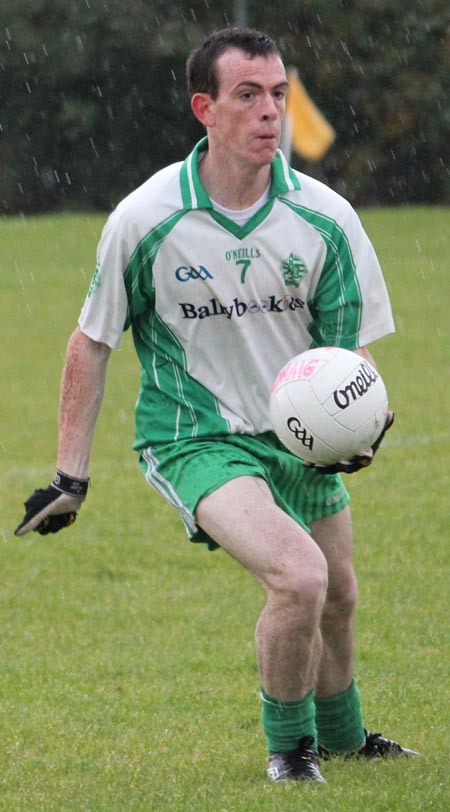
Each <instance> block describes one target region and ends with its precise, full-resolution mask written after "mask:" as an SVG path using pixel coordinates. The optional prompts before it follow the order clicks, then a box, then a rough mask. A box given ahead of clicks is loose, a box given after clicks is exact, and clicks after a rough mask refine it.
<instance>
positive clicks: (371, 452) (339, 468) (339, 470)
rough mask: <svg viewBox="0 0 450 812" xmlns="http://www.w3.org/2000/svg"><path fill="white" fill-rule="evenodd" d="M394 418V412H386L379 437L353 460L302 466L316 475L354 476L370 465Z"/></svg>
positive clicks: (306, 463)
mask: <svg viewBox="0 0 450 812" xmlns="http://www.w3.org/2000/svg"><path fill="white" fill-rule="evenodd" d="M394 417H395V412H386V421H385V423H384V427H383V431H382V432H381V434H380V435H379V437H377V439H376V440H375V442H374V444H373V445H372V446H371V448H368V449H367V451H362V452H361V454H357V455H356V457H353V459H351V460H341V461H340V462H336V463H333V464H332V465H314V463H309V462H305V463H304V464H305V465H306V467H307V468H314V469H315V470H316V471H317V473H318V474H354V473H355V471H360V470H361V468H367V467H368V466H369V465H371V464H372V462H373V458H374V456H375V454H376V453H377V451H378V449H379V447H380V445H381V441H382V440H383V437H384V435H385V434H386V432H387V431H388V430H389V429H390V428H391V426H392V424H393V422H394Z"/></svg>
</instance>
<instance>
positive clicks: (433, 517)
mask: <svg viewBox="0 0 450 812" xmlns="http://www.w3.org/2000/svg"><path fill="white" fill-rule="evenodd" d="M362 218H363V221H364V223H365V225H366V227H367V229H368V231H369V233H370V235H371V237H372V239H373V241H374V243H375V246H376V248H377V251H378V254H379V256H380V259H381V261H382V264H383V267H384V269H385V274H386V279H387V283H388V286H389V289H390V293H391V296H392V301H393V305H394V311H395V315H396V321H397V334H396V336H393V337H388V338H386V339H384V340H383V341H381V342H379V343H378V344H377V345H375V346H374V347H373V351H374V354H375V357H376V358H377V360H378V362H379V365H380V368H381V370H382V372H383V377H384V378H385V381H386V384H387V386H388V390H389V393H390V399H391V405H392V406H393V407H394V408H395V410H396V413H397V418H396V425H395V429H393V430H392V433H391V435H388V436H387V438H386V441H385V445H384V447H383V449H382V451H380V454H379V457H378V458H377V461H376V464H375V465H374V466H373V467H372V469H369V470H367V471H365V472H362V473H361V474H360V475H359V476H358V477H353V478H352V479H350V478H349V479H348V483H349V485H350V488H351V492H352V497H353V498H352V506H353V515H354V523H355V557H356V563H357V569H358V573H359V585H360V605H359V612H358V620H357V627H358V654H357V666H356V675H357V679H358V683H359V687H360V692H361V695H362V699H363V703H364V708H365V716H366V723H367V725H368V726H369V727H371V728H373V729H376V730H381V731H383V732H385V733H387V734H388V735H391V736H393V737H394V738H396V737H398V739H399V740H400V741H401V742H405V743H406V744H410V745H411V746H413V747H417V748H418V749H419V750H421V752H422V753H423V755H422V757H421V758H420V759H417V760H415V761H413V762H411V761H408V762H392V763H389V764H379V765H375V764H355V763H348V764H341V763H331V764H325V765H324V766H323V773H324V775H325V777H326V778H327V781H328V783H327V784H326V785H324V786H321V787H303V786H295V785H294V786H293V785H287V786H272V785H270V784H268V783H267V782H266V780H265V777H264V770H265V747H264V742H263V740H262V736H261V733H260V724H259V713H260V709H259V700H258V687H259V685H258V677H257V672H256V667H255V662H254V652H253V628H254V623H255V620H256V617H257V615H258V611H259V608H260V606H261V601H262V596H261V593H260V591H259V588H258V586H257V585H256V584H254V583H253V582H252V581H251V579H249V578H248V577H247V576H246V574H245V573H244V572H243V571H241V570H240V569H239V568H238V567H237V566H236V565H235V564H234V563H233V562H232V561H231V560H228V559H227V558H226V557H225V556H224V555H223V554H222V553H220V552H216V553H214V554H210V553H207V552H206V551H204V550H203V549H200V548H198V547H194V546H193V545H190V544H189V543H188V541H187V540H186V538H185V536H184V531H183V530H182V528H181V527H180V524H179V522H178V520H177V518H176V516H175V515H174V513H173V512H172V511H171V509H170V508H168V507H166V505H165V504H164V503H163V502H161V501H160V499H159V497H158V496H157V495H156V494H153V493H152V492H151V491H149V490H148V488H147V486H146V485H145V483H144V481H143V479H142V477H141V474H140V472H139V470H138V466H137V463H136V460H135V459H134V453H133V452H132V451H131V443H132V440H133V414H132V412H133V406H134V401H135V397H136V394H137V386H138V379H137V364H136V362H135V359H134V354H133V349H132V346H131V341H130V337H129V336H126V337H125V339H124V342H123V346H122V349H121V350H120V351H119V352H117V353H115V354H114V356H113V358H112V361H111V368H110V374H109V379H108V386H107V392H106V399H105V403H104V408H103V410H102V413H101V417H100V420H99V424H98V431H97V434H96V439H95V446H94V454H93V463H92V470H91V475H92V483H93V484H92V488H91V490H90V494H89V500H88V502H87V504H86V506H85V507H84V508H83V511H82V513H81V515H80V517H79V519H78V521H77V523H76V524H75V525H74V526H73V527H72V528H70V529H69V530H67V531H65V532H64V533H60V534H58V535H57V536H55V537H53V538H48V537H47V538H41V537H40V536H36V535H32V536H27V537H25V538H23V539H21V540H20V541H19V540H17V539H15V538H14V536H13V533H12V531H13V529H14V526H15V525H16V524H17V523H18V521H19V519H20V518H21V511H22V501H23V499H24V498H25V497H26V496H27V495H28V494H29V493H30V492H31V490H32V489H33V488H35V487H38V486H41V487H42V486H45V485H46V484H47V482H48V481H49V480H50V479H51V477H52V475H53V466H54V456H55V447H56V435H55V421H56V415H57V405H58V404H57V401H58V390H59V377H60V372H61V366H62V359H63V355H64V349H65V345H66V341H67V337H68V334H69V333H70V331H71V329H72V327H73V326H74V324H75V322H76V318H77V316H78V312H79V310H80V307H81V304H82V300H83V297H84V294H85V291H86V289H87V286H88V284H89V280H90V276H91V273H92V269H93V266H94V264H95V259H94V257H95V246H96V242H97V239H98V236H99V232H100V228H101V224H102V223H103V221H104V218H103V217H102V216H95V217H93V216H66V217H42V218H27V219H25V220H23V219H11V220H4V221H3V222H2V223H1V224H0V240H1V243H2V253H1V257H2V258H1V266H2V267H1V274H0V287H1V303H0V307H1V318H2V324H3V325H4V341H3V351H2V367H1V368H2V381H1V391H2V398H1V402H0V410H1V412H0V418H1V421H0V464H1V471H0V475H1V482H2V488H1V497H0V498H1V505H0V540H1V544H0V554H1V568H2V590H1V592H0V613H1V614H0V616H1V618H2V643H1V649H2V672H1V677H0V698H1V701H0V719H1V729H2V745H1V751H2V756H1V775H0V810H1V812H3V811H4V812H11V810H14V812H41V810H42V812H152V811H153V810H155V812H156V810H157V811H158V812H169V810H170V812H187V811H188V810H189V812H190V810H195V812H203V811H204V812H207V811H208V812H237V811H238V810H239V811H240V810H249V812H265V810H271V812H278V811H279V812H281V810H283V812H291V810H292V811H293V810H298V809H299V808H301V809H302V810H303V811H304V812H312V810H316V809H320V810H321V812H335V810H336V809H339V812H354V810H355V809H366V808H370V809H371V811H372V812H397V810H398V812H405V810H411V812H412V810H418V809H432V810H439V811H440V810H442V811H443V810H446V809H447V808H448V797H449V790H450V781H449V778H448V769H447V760H446V756H445V753H446V747H447V730H448V725H449V715H450V714H449V704H450V703H449V698H450V697H449V687H448V662H449V653H450V652H449V637H448V597H447V595H448V571H449V553H448V539H447V537H448V527H449V520H448V515H449V497H448V494H449V492H450V481H449V479H450V475H449V470H450V438H449V428H448V403H449V395H450V383H449V353H448V346H449V318H448V302H449V301H450V282H449V279H450V277H449V274H448V270H447V266H448V259H449V256H450V220H449V210H446V209H409V208H406V209H392V210H371V211H364V212H362ZM299 795H300V797H299Z"/></svg>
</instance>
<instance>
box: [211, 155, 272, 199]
mask: <svg viewBox="0 0 450 812" xmlns="http://www.w3.org/2000/svg"><path fill="white" fill-rule="evenodd" d="M199 172H200V178H201V181H202V183H203V185H204V187H205V189H206V191H207V193H208V195H209V197H211V198H212V199H213V200H215V201H216V202H217V203H219V204H220V205H221V206H224V207H226V208H228V209H234V210H235V211H238V210H239V209H246V208H248V207H249V206H251V205H252V204H253V203H256V201H257V200H259V198H260V197H261V196H262V195H263V194H264V192H265V190H266V189H267V186H268V184H269V181H270V174H271V168H270V166H262V167H253V166H250V167H248V166H246V167H243V166H242V164H240V163H239V162H235V163H234V162H233V161H232V160H229V159H228V160H224V161H222V160H218V159H217V158H214V157H213V156H212V155H210V153H209V152H207V153H206V155H205V157H204V158H203V159H202V161H201V163H200V167H199Z"/></svg>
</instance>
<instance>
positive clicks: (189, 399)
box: [79, 139, 394, 448]
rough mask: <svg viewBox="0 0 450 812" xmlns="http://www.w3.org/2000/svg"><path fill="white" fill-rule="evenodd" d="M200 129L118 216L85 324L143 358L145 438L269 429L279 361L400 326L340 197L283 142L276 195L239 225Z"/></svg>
mask: <svg viewBox="0 0 450 812" xmlns="http://www.w3.org/2000/svg"><path fill="white" fill-rule="evenodd" d="M206 148H207V139H203V140H202V141H201V142H200V143H199V144H197V146H196V147H195V149H194V150H193V152H192V153H191V154H190V155H189V156H188V158H187V159H186V160H185V161H184V162H180V163H176V164H173V165H171V166H169V167H167V168H166V169H163V170H162V171H160V172H158V173H157V174H156V175H154V176H153V177H152V178H150V180H148V181H147V182H146V183H144V184H143V185H142V186H140V187H139V188H138V189H137V190H136V191H134V192H133V193H132V194H130V195H129V196H128V197H126V198H125V199H124V200H123V201H122V202H121V203H120V204H119V206H118V207H117V208H116V210H115V211H114V212H113V214H112V215H111V216H110V218H109V220H108V222H107V224H106V226H105V229H104V231H103V234H102V238H101V240H100V243H99V249H98V264H97V269H96V272H95V275H94V278H93V280H92V283H91V286H90V289H89V292H88V295H87V298H86V301H85V304H84V307H83V310H82V312H81V316H80V322H79V323H80V328H81V330H82V331H83V332H84V333H86V334H87V335H88V336H89V337H90V338H92V339H93V340H94V341H101V342H104V343H106V344H108V345H109V346H110V347H113V348H114V347H117V346H118V345H119V342H120V338H121V334H122V332H123V330H124V329H126V328H127V327H129V326H131V327H132V331H133V337H134V341H135V345H136V350H137V353H138V356H139V359H140V362H141V365H142V381H141V390H140V393H139V399H138V403H137V407H136V444H135V446H136V448H144V447H146V446H148V445H151V444H152V443H156V442H161V441H171V440H178V439H181V438H189V437H202V436H216V435H220V434H224V433H225V434H227V433H230V432H231V433H234V432H244V433H250V434H259V433H261V432H264V431H267V430H269V429H270V428H271V426H270V422H269V415H268V397H269V392H270V389H271V386H272V383H273V380H274V378H275V376H276V374H277V373H278V371H279V369H280V368H281V367H282V366H283V365H284V364H285V363H286V361H288V360H289V358H291V357H292V356H294V355H297V354H298V353H300V352H302V351H303V350H306V349H309V348H310V347H314V346H318V345H335V346H340V347H345V348H347V349H356V348H357V347H359V346H363V345H365V344H368V343H370V342H371V341H373V340H374V339H377V338H380V337H381V336H383V335H385V334H387V333H389V332H392V331H393V330H394V325H393V319H392V314H391V309H390V305H389V299H388V295H387V292H386V287H385V283H384V280H383V276H382V273H381V270H380V266H379V263H378V260H377V258H376V255H375V252H374V249H373V247H372V245H371V243H370V241H369V239H368V237H367V235H366V233H365V232H364V230H363V228H362V226H361V223H360V221H359V219H358V217H357V215H356V213H355V212H354V210H353V209H352V207H351V206H350V205H349V203H347V202H346V201H345V200H344V199H343V198H342V197H340V196H339V195H338V194H336V193H335V192H333V191H332V190H330V189H329V188H328V187H327V186H325V185H323V184H321V183H319V182H318V181H316V180H313V179H311V178H309V177H308V176H306V175H303V174H301V173H299V172H296V171H294V170H293V169H292V168H291V167H289V165H288V164H287V162H286V159H285V157H284V156H283V154H282V153H281V152H278V153H277V156H276V158H275V160H274V163H273V167H272V183H271V188H270V196H269V200H268V201H267V202H266V203H265V205H264V206H263V207H262V208H261V209H260V210H259V211H258V212H257V213H256V214H254V215H253V217H251V219H250V220H249V221H248V222H247V223H246V224H245V225H244V226H238V225H236V223H234V222H233V221H232V220H229V219H227V218H226V217H225V216H224V215H223V214H220V213H219V212H217V211H215V210H214V208H213V204H212V203H211V200H210V199H209V197H208V195H207V193H206V191H205V189H204V187H203V186H202V184H201V182H200V177H199V173H198V161H199V154H200V153H201V151H202V150H205V149H206Z"/></svg>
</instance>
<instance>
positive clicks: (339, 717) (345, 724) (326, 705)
mask: <svg viewBox="0 0 450 812" xmlns="http://www.w3.org/2000/svg"><path fill="white" fill-rule="evenodd" d="M315 703H316V724H317V733H318V739H319V744H321V745H323V747H326V748H327V750H330V751H331V752H332V753H349V752H351V751H352V750H356V749H357V748H358V747H361V745H362V743H363V742H364V727H363V722H362V713H361V704H360V701H359V692H358V689H357V687H356V685H355V682H354V680H352V683H351V685H350V688H349V689H348V690H347V691H344V693H342V694H338V695H337V696H327V697H325V698H324V699H318V698H317V697H316V699H315Z"/></svg>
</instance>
